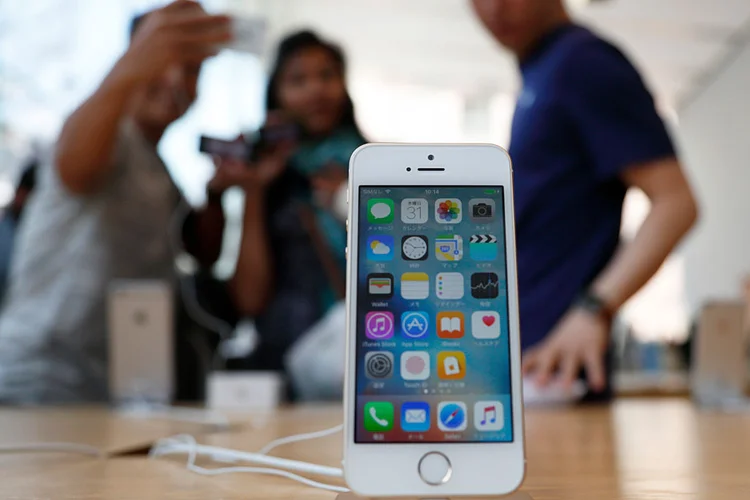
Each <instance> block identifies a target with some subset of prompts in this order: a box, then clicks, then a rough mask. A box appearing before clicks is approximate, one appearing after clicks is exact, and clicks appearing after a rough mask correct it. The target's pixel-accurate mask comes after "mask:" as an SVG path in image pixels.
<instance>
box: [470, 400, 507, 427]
mask: <svg viewBox="0 0 750 500" xmlns="http://www.w3.org/2000/svg"><path fill="white" fill-rule="evenodd" d="M504 426H505V415H504V414H503V404H502V403H501V402H500V401H479V402H477V403H476V404H474V428H475V429H476V430H478V431H482V432H489V431H501V430H503V427H504Z"/></svg>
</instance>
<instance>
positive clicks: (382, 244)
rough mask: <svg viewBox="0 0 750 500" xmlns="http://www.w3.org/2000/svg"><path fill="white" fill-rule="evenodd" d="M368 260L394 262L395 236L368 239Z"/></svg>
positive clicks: (381, 235)
mask: <svg viewBox="0 0 750 500" xmlns="http://www.w3.org/2000/svg"><path fill="white" fill-rule="evenodd" d="M367 260H371V261H374V262H388V261H390V260H393V236H390V235H388V234H377V235H374V236H368V237H367Z"/></svg>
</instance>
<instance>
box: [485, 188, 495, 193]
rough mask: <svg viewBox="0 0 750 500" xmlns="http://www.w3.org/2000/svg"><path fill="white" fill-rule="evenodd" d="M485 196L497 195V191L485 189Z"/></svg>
mask: <svg viewBox="0 0 750 500" xmlns="http://www.w3.org/2000/svg"><path fill="white" fill-rule="evenodd" d="M484 194H495V190H494V189H485V190H484Z"/></svg>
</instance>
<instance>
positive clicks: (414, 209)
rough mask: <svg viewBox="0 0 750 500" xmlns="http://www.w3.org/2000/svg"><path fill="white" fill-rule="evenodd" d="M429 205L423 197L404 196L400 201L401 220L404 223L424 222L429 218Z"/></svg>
mask: <svg viewBox="0 0 750 500" xmlns="http://www.w3.org/2000/svg"><path fill="white" fill-rule="evenodd" d="M429 211H430V207H429V203H428V202H427V200H425V199H423V198H404V200H403V201H402V202H401V222H403V223H404V224H424V223H425V222H427V219H429V217H430V214H429Z"/></svg>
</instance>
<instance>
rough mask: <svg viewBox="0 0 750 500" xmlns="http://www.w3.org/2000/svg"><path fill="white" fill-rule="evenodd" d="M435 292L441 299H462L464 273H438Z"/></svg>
mask: <svg viewBox="0 0 750 500" xmlns="http://www.w3.org/2000/svg"><path fill="white" fill-rule="evenodd" d="M435 293H436V294H437V297H438V298H439V299H440V300H460V299H462V298H463V297H464V275H463V274H461V273H438V275H437V279H436V280H435Z"/></svg>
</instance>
